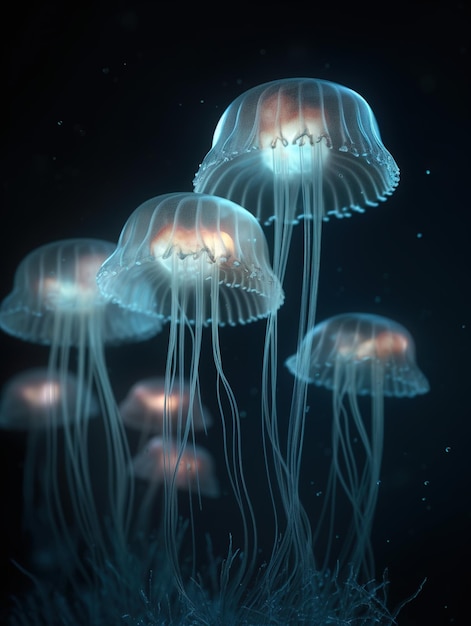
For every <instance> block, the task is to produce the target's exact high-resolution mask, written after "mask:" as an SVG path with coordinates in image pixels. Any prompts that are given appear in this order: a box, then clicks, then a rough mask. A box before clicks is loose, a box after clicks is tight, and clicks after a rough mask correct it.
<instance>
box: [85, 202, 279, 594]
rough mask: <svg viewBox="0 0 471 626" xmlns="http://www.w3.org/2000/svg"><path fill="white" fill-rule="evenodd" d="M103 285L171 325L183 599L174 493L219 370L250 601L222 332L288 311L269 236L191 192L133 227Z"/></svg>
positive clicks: (169, 538)
mask: <svg viewBox="0 0 471 626" xmlns="http://www.w3.org/2000/svg"><path fill="white" fill-rule="evenodd" d="M97 282H98V286H99V288H100V290H101V293H102V294H103V295H104V297H105V298H106V299H108V300H109V301H114V302H117V303H118V304H119V305H120V306H122V307H125V308H129V309H131V310H136V311H139V312H142V313H145V314H148V315H151V316H156V317H157V318H158V319H161V320H163V321H165V322H168V324H169V328H168V330H169V333H168V350H167V359H166V366H165V384H164V397H165V398H166V399H167V400H166V403H165V407H164V419H163V432H162V438H163V442H164V445H163V451H164V466H165V468H166V469H165V474H166V476H168V480H165V481H164V503H165V511H164V520H163V522H164V526H165V533H166V537H165V539H166V544H167V549H168V550H169V559H170V561H171V562H172V563H173V567H174V570H175V571H174V574H175V577H176V582H177V584H179V585H180V590H181V592H182V593H184V586H183V584H182V581H181V579H180V566H179V563H178V554H177V552H176V545H177V541H176V531H177V521H178V515H177V512H178V505H177V499H176V487H177V483H178V480H179V479H178V476H179V466H180V464H181V463H182V462H183V460H182V459H183V455H184V454H185V452H186V450H187V444H188V442H189V438H190V435H191V434H192V431H193V429H194V426H193V423H194V421H195V417H196V418H198V416H197V415H196V416H195V406H196V410H197V411H198V404H199V402H198V401H197V399H198V398H199V396H200V367H201V365H202V362H203V358H204V362H205V370H206V371H207V370H208V369H209V364H210V360H209V359H211V360H212V361H213V363H214V366H215V374H216V389H215V390H214V391H215V394H216V398H217V403H218V408H219V412H220V416H221V427H222V436H223V441H224V455H225V460H226V466H227V471H228V474H229V479H230V482H231V486H232V489H233V492H234V495H235V498H236V501H237V505H238V507H239V509H240V512H241V517H242V522H243V527H244V530H243V534H244V539H243V544H244V545H243V547H242V549H241V550H242V551H241V553H240V554H241V558H240V569H239V570H238V574H237V575H235V577H234V581H233V588H234V589H235V590H236V591H237V592H238V591H239V590H240V592H242V591H243V588H244V586H245V585H244V584H243V581H245V582H246V580H247V577H248V576H250V573H251V570H252V568H253V561H254V558H255V554H256V551H257V537H256V526H255V520H254V514H253V509H252V504H251V501H250V497H249V495H248V492H247V488H246V482H245V478H244V470H243V467H242V460H241V446H242V442H241V432H240V415H239V409H238V406H237V402H236V398H235V396H234V393H233V391H232V388H231V385H230V382H229V381H228V379H227V377H226V374H225V372H224V368H223V363H222V355H221V349H220V343H219V327H220V326H236V325H241V324H242V325H243V324H247V323H248V322H254V321H256V320H260V319H264V318H267V317H268V316H269V315H271V314H272V313H273V311H275V310H276V309H278V307H280V306H281V305H282V303H283V298H284V294H283V290H282V288H281V285H280V283H279V281H278V279H277V278H276V276H275V275H274V274H273V271H272V268H271V266H270V263H269V253H268V246H267V242H266V239H265V236H264V234H263V231H262V228H261V226H260V224H259V222H258V221H257V219H256V218H255V217H254V216H253V215H252V214H251V213H250V212H249V211H247V210H246V209H244V208H242V207H241V206H239V205H238V204H236V203H234V202H232V201H230V200H227V199H224V198H219V197H216V196H213V195H209V194H199V193H193V192H175V193H169V194H164V195H161V196H157V197H155V198H151V199H150V200H147V201H146V202H144V203H143V204H141V205H140V206H139V207H138V208H137V209H135V211H134V212H133V213H132V214H131V216H130V217H129V218H128V220H127V222H126V224H125V225H124V227H123V230H122V232H121V235H120V238H119V242H118V245H117V247H116V250H115V251H114V252H113V254H112V255H111V256H110V258H109V259H107V260H106V261H105V262H104V263H103V265H102V267H101V269H100V271H99V272H98V275H97ZM205 327H208V328H209V331H210V338H211V342H210V344H211V353H212V357H211V356H210V357H209V358H205V357H203V356H202V349H203V347H204V346H203V342H202V336H203V330H204V328H205ZM187 382H188V387H187V386H186V384H187ZM187 389H188V391H187ZM183 392H185V394H186V393H188V397H189V401H188V402H187V404H186V406H187V407H188V408H187V412H186V413H183V412H181V413H179V415H178V420H177V424H176V425H175V424H174V423H171V410H170V406H169V399H171V398H172V397H173V396H174V394H175V393H177V394H178V395H179V396H180V397H182V394H183ZM195 400H196V404H195ZM190 443H191V441H190ZM193 445H194V442H193ZM175 446H176V450H177V451H178V458H177V461H175V458H174V455H175Z"/></svg>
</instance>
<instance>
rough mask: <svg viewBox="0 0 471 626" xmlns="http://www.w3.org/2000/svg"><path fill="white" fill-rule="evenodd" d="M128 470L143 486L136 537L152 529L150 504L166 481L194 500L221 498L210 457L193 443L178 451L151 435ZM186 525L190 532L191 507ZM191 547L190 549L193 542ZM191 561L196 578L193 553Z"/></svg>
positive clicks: (175, 446)
mask: <svg viewBox="0 0 471 626" xmlns="http://www.w3.org/2000/svg"><path fill="white" fill-rule="evenodd" d="M131 471H132V473H133V476H134V477H136V478H137V479H138V480H139V481H140V482H143V483H144V484H145V485H146V489H145V493H144V495H143V497H142V499H141V500H140V505H139V513H138V515H137V516H136V536H139V535H138V533H143V532H144V533H146V531H147V533H150V532H152V528H153V527H154V528H155V525H156V519H155V518H154V514H153V510H154V509H153V507H152V505H153V504H154V503H155V502H154V501H155V496H156V494H157V493H158V492H159V491H160V490H161V487H163V486H165V484H166V483H168V482H172V483H173V487H172V488H175V489H177V490H179V491H186V492H187V493H189V494H194V495H196V496H197V497H198V498H201V497H205V498H218V497H219V496H220V495H221V492H220V487H219V481H218V479H217V476H216V467H215V463H214V460H213V457H212V455H211V454H210V452H209V451H208V450H206V449H205V448H204V447H203V446H201V445H198V444H195V443H193V444H192V445H187V446H186V448H185V449H184V450H181V448H179V446H177V444H176V443H175V442H173V441H170V442H168V441H165V440H164V438H163V437H161V436H158V435H155V436H153V437H151V438H150V439H149V440H148V441H147V443H146V444H145V445H144V446H143V447H142V448H141V449H140V450H139V451H138V452H137V453H136V454H135V455H134V457H133V459H132V465H131ZM190 502H191V499H190ZM190 522H191V529H192V532H194V520H193V509H192V507H191V506H190ZM192 546H193V550H194V546H195V541H194V540H193V541H192ZM191 562H192V566H191V567H192V575H193V576H196V574H197V572H196V557H195V555H194V553H193V557H192V559H191Z"/></svg>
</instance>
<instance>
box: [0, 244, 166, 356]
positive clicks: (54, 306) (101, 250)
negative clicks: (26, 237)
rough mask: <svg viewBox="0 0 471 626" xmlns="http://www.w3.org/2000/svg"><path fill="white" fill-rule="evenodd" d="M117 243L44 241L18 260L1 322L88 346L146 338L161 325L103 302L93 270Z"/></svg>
mask: <svg viewBox="0 0 471 626" xmlns="http://www.w3.org/2000/svg"><path fill="white" fill-rule="evenodd" d="M114 249H115V244H114V243H111V242H108V241H102V240H97V239H85V238H84V239H68V240H59V241H55V242H52V243H48V244H45V245H42V246H40V247H38V248H36V249H35V250H33V251H32V252H30V253H29V254H28V255H27V256H26V257H25V258H24V259H23V260H22V261H21V263H20V264H19V266H18V268H17V270H16V272H15V278H14V285H13V289H12V291H11V292H10V294H8V295H7V296H6V297H5V298H4V300H3V301H2V303H1V305H0V328H1V329H2V330H3V331H4V332H6V333H8V334H11V335H13V336H16V337H18V338H20V339H23V340H25V341H32V342H34V343H41V344H47V345H51V346H54V347H56V346H58V345H60V346H70V347H80V346H83V345H87V343H88V346H87V347H90V349H93V348H94V347H95V346H102V345H104V344H117V343H121V342H125V341H137V340H144V339H146V338H149V337H151V336H153V335H154V334H156V333H157V332H158V331H159V330H160V327H159V325H158V324H157V323H156V322H155V320H152V319H150V318H149V317H146V316H138V315H130V314H129V311H127V310H124V309H119V308H118V307H117V306H116V305H113V304H110V303H109V302H107V301H106V300H105V299H104V298H103V296H102V295H101V294H100V292H99V290H98V288H97V286H96V273H97V271H98V269H99V268H100V266H101V264H102V263H103V261H104V260H105V259H106V258H107V257H108V256H109V255H110V254H111V253H112V252H113V250H114Z"/></svg>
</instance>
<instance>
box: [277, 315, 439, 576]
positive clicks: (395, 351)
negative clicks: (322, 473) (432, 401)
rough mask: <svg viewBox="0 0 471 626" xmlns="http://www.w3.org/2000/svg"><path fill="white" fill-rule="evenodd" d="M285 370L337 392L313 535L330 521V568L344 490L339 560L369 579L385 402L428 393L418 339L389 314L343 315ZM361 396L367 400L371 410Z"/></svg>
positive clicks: (315, 334) (315, 333)
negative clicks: (346, 524)
mask: <svg viewBox="0 0 471 626" xmlns="http://www.w3.org/2000/svg"><path fill="white" fill-rule="evenodd" d="M286 366H287V367H288V369H289V370H290V372H291V373H292V374H293V375H294V376H296V377H302V378H303V379H305V381H306V382H307V383H308V384H314V385H317V386H319V387H325V388H327V389H329V390H331V392H332V417H333V421H332V463H331V471H330V475H329V479H328V484H327V489H326V496H325V508H324V510H323V513H322V514H321V518H320V520H319V521H318V524H317V527H316V530H315V536H317V537H319V536H321V535H322V537H323V540H324V541H325V536H326V535H325V534H322V533H321V527H322V525H323V524H324V523H325V524H327V537H328V540H327V542H326V543H327V548H325V549H324V554H325V563H326V564H328V560H329V558H330V557H332V554H331V550H332V542H333V539H334V533H335V532H336V531H335V526H336V525H338V524H339V520H338V519H337V517H336V503H337V499H338V496H339V491H338V490H339V486H340V487H341V489H342V490H343V492H344V494H345V495H346V497H347V499H348V502H349V503H350V506H351V527H350V529H349V530H348V531H347V532H346V534H345V538H344V539H343V541H342V549H341V554H340V555H337V556H338V558H339V561H340V566H341V567H349V568H352V569H353V571H354V572H355V574H358V573H359V572H360V573H361V575H363V576H365V577H366V579H367V580H372V579H373V578H374V558H373V551H372V548H371V544H370V534H371V529H372V524H373V518H374V514H375V508H376V502H377V497H378V488H379V487H378V485H379V482H380V470H381V460H382V454H383V436H384V398H385V397H397V398H404V397H407V398H411V397H413V396H416V395H419V394H424V393H427V392H428V390H429V384H428V381H427V379H426V377H425V376H424V374H423V373H422V371H421V370H420V369H419V367H418V366H417V364H416V358H415V346H414V340H413V339H412V337H411V335H410V333H409V332H408V331H407V330H406V329H405V328H404V327H403V326H402V325H400V324H398V323H397V322H395V321H393V320H391V319H388V318H386V317H382V316H379V315H372V314H368V313H343V314H341V315H336V316H334V317H331V318H329V319H327V320H325V321H323V322H321V323H319V324H317V325H316V326H315V327H314V328H312V329H311V330H310V331H309V332H308V333H307V334H306V337H305V338H304V340H303V342H302V345H301V347H300V349H299V350H298V352H297V353H296V354H294V355H292V356H291V357H289V358H288V359H287V360H286ZM360 396H369V397H370V406H369V407H368V405H366V406H365V405H364V404H363V403H362V402H361V398H359V397H360ZM356 441H357V442H358V443H357V444H356V443H355V442H356ZM330 565H332V564H330Z"/></svg>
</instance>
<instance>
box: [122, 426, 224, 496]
mask: <svg viewBox="0 0 471 626" xmlns="http://www.w3.org/2000/svg"><path fill="white" fill-rule="evenodd" d="M132 467H133V472H134V474H135V476H136V477H137V478H139V479H141V480H144V481H146V482H151V483H153V484H154V485H155V486H157V487H160V486H161V485H163V484H164V483H165V482H167V483H171V482H174V484H175V487H176V488H177V489H180V490H184V491H188V492H189V493H194V494H198V495H202V496H205V497H208V498H218V497H219V496H220V489H219V483H218V480H217V477H216V472H215V466H214V461H213V458H212V456H211V454H210V453H209V452H208V450H206V449H205V448H203V447H202V446H199V445H195V446H191V447H188V448H187V449H185V450H183V451H181V450H179V448H178V447H177V446H176V445H174V444H173V443H170V445H169V444H168V443H167V442H165V441H164V439H163V438H162V437H159V436H154V437H152V438H151V439H150V440H149V441H148V442H147V444H146V445H145V446H144V448H143V449H142V450H140V451H139V452H138V453H137V454H136V456H135V457H134V459H133V461H132Z"/></svg>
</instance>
